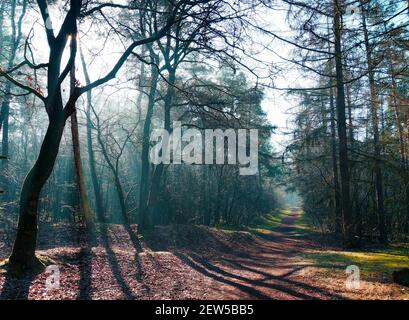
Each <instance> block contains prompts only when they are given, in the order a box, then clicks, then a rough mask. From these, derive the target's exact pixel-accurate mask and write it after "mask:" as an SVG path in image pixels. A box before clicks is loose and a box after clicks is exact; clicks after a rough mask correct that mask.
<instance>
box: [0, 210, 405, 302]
mask: <svg viewBox="0 0 409 320" xmlns="http://www.w3.org/2000/svg"><path fill="white" fill-rule="evenodd" d="M274 217H275V218H276V216H275V215H274V216H273V218H274ZM302 217H303V213H302V210H301V209H300V208H289V209H285V210H282V211H281V214H280V215H279V219H277V220H276V221H275V222H274V225H273V226H271V227H270V229H271V230H266V229H265V228H263V229H252V230H250V231H229V230H220V229H215V228H206V227H192V226H172V227H157V228H156V229H155V232H154V233H153V237H148V236H146V237H145V238H144V239H143V241H142V244H143V252H138V251H137V250H136V249H135V248H136V246H135V244H134V243H133V242H132V237H129V229H128V230H126V229H125V228H123V226H120V225H109V226H105V228H101V229H105V230H107V237H106V239H107V241H105V242H102V243H100V245H98V246H94V247H92V248H88V247H86V246H81V247H79V246H78V242H76V241H78V240H74V242H72V239H75V238H77V239H78V235H79V234H78V230H75V229H70V228H67V227H62V226H61V227H60V228H61V230H56V229H57V228H56V227H52V228H49V229H45V228H43V231H42V233H41V234H42V236H40V240H39V242H40V250H39V253H40V254H43V255H47V256H49V257H50V258H52V259H53V260H54V261H55V265H56V266H57V267H58V272H59V287H58V288H47V286H46V283H47V279H50V277H52V276H53V273H54V271H55V270H54V271H51V272H50V270H48V272H47V271H44V272H42V273H41V274H38V275H36V276H33V277H30V278H26V279H23V280H16V279H13V278H10V277H8V276H7V275H6V274H4V273H2V274H1V273H0V299H285V300H292V299H302V300H306V299H308V300H310V299H342V298H343V297H348V298H350V297H351V298H356V299H361V298H380V299H385V298H386V299H388V298H402V297H403V296H402V294H404V292H403V290H404V289H402V287H400V286H397V285H393V284H391V283H390V281H389V280H385V279H379V278H376V279H375V280H374V281H372V282H371V281H365V282H362V287H361V290H355V293H354V292H352V293H351V292H349V291H348V290H347V289H346V287H345V280H346V275H345V268H346V266H348V264H352V263H350V261H349V260H345V261H344V260H342V261H341V263H340V264H335V263H334V264H331V263H332V260H328V259H332V258H331V256H330V255H329V254H331V255H333V254H334V251H332V250H333V249H331V248H328V247H326V246H325V244H323V243H322V241H321V240H320V239H317V238H316V237H314V236H312V233H311V231H310V230H309V229H305V228H304V225H303V224H302V222H303V221H302V220H303V219H302ZM40 230H41V229H40ZM133 238H134V237H133ZM64 241H65V242H64ZM70 241H71V242H70ZM328 249H330V250H328ZM9 251H10V247H8V248H6V247H3V248H0V259H1V258H5V257H6V254H7V252H9ZM311 253H312V254H313V255H312V256H311ZM321 254H325V256H324V257H325V260H322V261H321V262H323V264H322V265H319V264H317V260H316V259H315V258H316V257H317V256H319V255H321ZM340 254H344V253H343V252H340ZM391 257H392V256H388V257H387V258H388V261H390V259H391ZM359 259H362V258H361V256H360V257H359ZM318 262H319V261H318ZM336 262H339V256H337V260H336ZM369 262H371V265H372V264H373V263H372V260H371V261H369ZM388 281H389V282H388Z"/></svg>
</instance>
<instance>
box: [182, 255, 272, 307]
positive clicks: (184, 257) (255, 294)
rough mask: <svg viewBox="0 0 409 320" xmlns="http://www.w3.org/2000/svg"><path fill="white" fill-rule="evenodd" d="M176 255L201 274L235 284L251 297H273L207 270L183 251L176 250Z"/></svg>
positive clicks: (268, 298)
mask: <svg viewBox="0 0 409 320" xmlns="http://www.w3.org/2000/svg"><path fill="white" fill-rule="evenodd" d="M175 256H176V257H178V258H179V259H180V260H181V261H183V262H184V263H186V264H187V265H188V266H190V267H191V268H193V269H195V270H196V271H198V272H200V273H201V274H203V275H205V276H207V277H209V278H212V279H215V280H217V281H219V282H222V283H225V284H228V285H231V286H233V287H235V288H238V289H239V290H241V291H243V292H244V293H247V294H249V295H250V296H251V297H255V298H257V299H261V300H272V298H271V297H269V296H267V295H265V294H263V293H262V292H260V291H258V290H256V289H254V288H252V287H249V286H246V285H243V284H240V283H237V282H234V281H231V280H228V279H225V278H223V277H221V276H219V275H217V274H214V273H211V272H209V271H207V270H206V269H205V268H203V267H202V266H200V265H199V264H197V263H196V262H195V261H194V260H193V259H191V258H190V257H188V256H187V255H185V254H183V253H180V252H175Z"/></svg>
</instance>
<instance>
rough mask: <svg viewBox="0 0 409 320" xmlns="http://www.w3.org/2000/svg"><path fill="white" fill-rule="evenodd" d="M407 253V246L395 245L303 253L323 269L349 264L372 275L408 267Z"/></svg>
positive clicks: (342, 266) (367, 274) (343, 267)
mask: <svg viewBox="0 0 409 320" xmlns="http://www.w3.org/2000/svg"><path fill="white" fill-rule="evenodd" d="M408 254H409V246H399V247H398V246H396V247H389V248H386V249H379V250H376V249H375V250H371V251H353V252H351V251H332V250H326V251H313V252H310V253H307V254H305V258H306V259H308V260H309V261H311V263H312V265H313V266H315V267H318V268H324V269H328V268H336V269H345V268H346V267H347V266H349V265H356V266H358V267H359V268H360V271H361V274H362V275H364V276H368V277H372V276H377V275H379V274H385V273H387V274H391V273H392V272H393V271H395V270H399V269H402V268H408V267H409V257H408Z"/></svg>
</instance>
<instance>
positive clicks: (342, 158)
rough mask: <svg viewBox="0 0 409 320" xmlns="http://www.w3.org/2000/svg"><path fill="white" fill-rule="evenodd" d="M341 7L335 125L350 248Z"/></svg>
mask: <svg viewBox="0 0 409 320" xmlns="http://www.w3.org/2000/svg"><path fill="white" fill-rule="evenodd" d="M341 10H342V9H341V5H340V3H339V0H334V21H333V22H334V36H335V67H336V81H337V120H338V122H337V124H338V139H339V168H340V176H341V202H342V214H343V236H344V246H345V247H347V248H351V247H354V246H355V238H354V226H353V217H352V206H351V195H350V174H349V160H348V140H347V130H346V117H345V111H346V108H345V88H344V73H343V69H342V68H343V67H342V44H341V42H342V41H341V35H342V26H341Z"/></svg>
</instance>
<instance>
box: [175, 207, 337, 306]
mask: <svg viewBox="0 0 409 320" xmlns="http://www.w3.org/2000/svg"><path fill="white" fill-rule="evenodd" d="M283 211H284V212H287V213H286V214H285V215H284V217H283V219H282V221H281V223H280V224H279V225H278V226H277V227H276V228H274V231H267V230H264V232H262V233H257V237H255V238H251V239H252V241H248V242H247V243H246V245H243V246H241V247H240V246H239V247H238V248H237V249H236V250H233V251H231V252H224V253H223V254H222V255H214V256H211V257H206V255H204V256H202V257H200V256H199V255H197V254H192V253H186V254H183V255H182V254H179V255H178V256H179V257H180V258H181V259H182V261H184V262H185V263H186V264H188V265H189V266H190V267H192V268H193V269H194V270H196V271H198V272H200V273H201V274H203V275H204V276H206V277H207V278H210V279H212V282H211V283H210V286H209V287H208V288H206V289H207V290H208V291H209V292H208V295H209V296H208V298H210V299H280V300H281V299H285V300H287V299H291V300H292V299H302V300H305V299H307V300H311V299H340V298H341V297H340V296H338V295H336V294H335V293H333V292H329V291H326V290H325V289H323V288H320V287H319V286H316V285H311V284H307V283H305V282H303V281H302V280H300V278H299V275H303V270H304V268H306V267H308V266H309V265H308V262H307V261H304V259H303V257H302V254H303V253H304V251H305V250H306V249H308V248H312V247H313V244H312V243H311V242H310V241H309V240H307V239H306V238H304V237H303V236H302V235H301V236H300V233H299V228H298V226H297V223H298V222H299V220H300V219H301V217H302V210H301V209H300V208H290V209H286V210H283Z"/></svg>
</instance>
